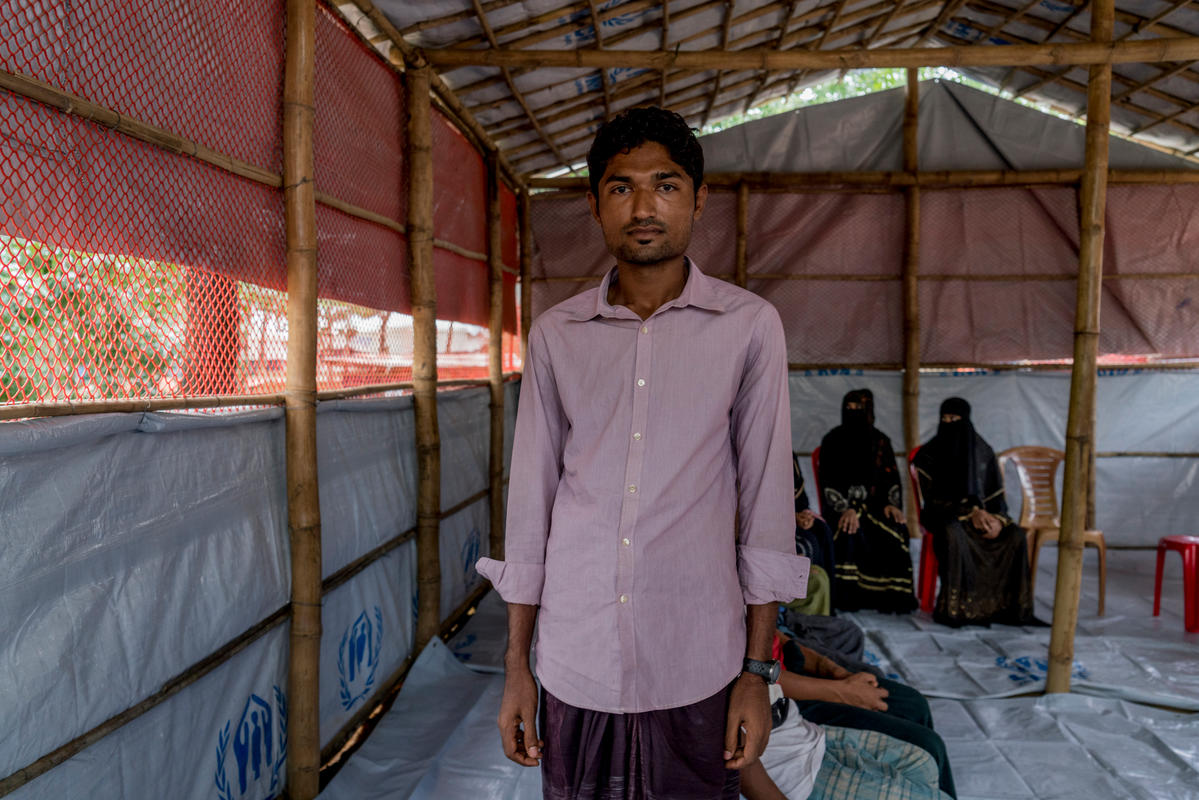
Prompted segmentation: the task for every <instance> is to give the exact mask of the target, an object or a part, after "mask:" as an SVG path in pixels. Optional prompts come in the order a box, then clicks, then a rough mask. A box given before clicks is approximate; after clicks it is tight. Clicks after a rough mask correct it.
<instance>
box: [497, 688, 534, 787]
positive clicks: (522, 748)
mask: <svg viewBox="0 0 1199 800" xmlns="http://www.w3.org/2000/svg"><path fill="white" fill-rule="evenodd" d="M522 724H523V725H524V730H521V725H522ZM499 725H500V739H501V741H502V742H503V744H504V755H506V756H507V757H508V758H510V759H512V760H513V761H515V762H516V763H517V764H520V765H521V766H524V767H535V766H537V765H538V764H540V763H541V761H540V760H539V759H540V758H541V748H542V747H544V746H545V743H544V742H542V741H541V740H540V739H538V738H537V682H536V681H535V680H533V673H531V672H530V671H529V670H527V669H525V670H509V671H508V673H507V675H506V676H505V678H504V698H503V699H502V700H501V701H500V717H499Z"/></svg>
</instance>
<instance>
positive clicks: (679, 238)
mask: <svg viewBox="0 0 1199 800" xmlns="http://www.w3.org/2000/svg"><path fill="white" fill-rule="evenodd" d="M707 199H708V187H707V186H706V185H705V186H700V187H699V191H698V192H697V191H696V190H695V188H694V187H693V186H692V185H691V178H689V177H688V176H687V173H686V171H684V170H683V168H682V167H681V166H679V165H678V164H676V163H675V162H674V161H672V160H671V158H670V153H669V151H667V149H666V148H665V147H663V146H662V145H660V144H658V143H657V142H646V143H644V144H642V145H640V146H639V147H635V148H633V149H632V150H630V151H629V152H627V153H617V154H616V155H615V156H613V157H612V159H611V160H610V161H609V162H608V168H607V169H606V170H605V171H604V174H603V176H601V178H600V182H599V196H598V197H597V196H595V195H593V194H591V193H590V192H588V193H587V200H588V202H590V204H591V215H592V216H593V217H595V219H596V221H597V222H599V224H600V228H601V229H602V230H603V232H604V244H605V245H607V247H608V252H610V253H611V254H612V255H614V256H615V257H616V259H617V260H618V261H621V262H624V263H629V264H642V265H647V266H648V265H653V264H659V263H661V262H663V261H669V260H670V259H673V258H677V257H679V256H681V255H683V254H684V253H685V252H686V251H687V245H689V244H690V243H691V226H692V224H693V223H694V222H695V221H696V220H698V219H699V218H700V215H701V214H702V213H703V210H704V203H705V202H706V200H707Z"/></svg>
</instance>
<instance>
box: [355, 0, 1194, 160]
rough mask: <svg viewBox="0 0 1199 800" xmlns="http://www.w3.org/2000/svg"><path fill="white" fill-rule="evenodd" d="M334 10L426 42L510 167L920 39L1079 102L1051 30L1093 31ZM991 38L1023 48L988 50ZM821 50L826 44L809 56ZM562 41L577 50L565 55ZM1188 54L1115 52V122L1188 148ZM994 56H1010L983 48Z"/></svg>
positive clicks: (695, 10)
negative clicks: (612, 126)
mask: <svg viewBox="0 0 1199 800" xmlns="http://www.w3.org/2000/svg"><path fill="white" fill-rule="evenodd" d="M341 10H342V12H343V13H344V14H345V15H346V16H347V17H348V18H350V19H352V20H356V21H358V22H360V23H361V26H362V27H363V28H364V30H365V31H366V32H367V35H368V36H370V37H372V41H373V42H374V43H375V44H376V45H377V46H379V47H381V48H382V49H384V51H389V50H390V49H391V48H392V47H395V46H396V44H395V42H394V41H393V39H392V38H389V35H388V34H389V33H390V34H392V35H393V36H394V35H396V34H398V36H399V37H402V42H403V44H402V45H401V47H403V48H404V49H408V48H409V47H411V48H419V49H421V50H423V51H424V55H425V56H426V57H427V58H428V59H429V60H430V61H431V62H432V63H433V64H434V65H435V66H437V68H438V71H439V73H440V75H441V77H442V79H443V80H444V82H445V84H446V85H447V86H448V87H449V88H450V89H452V90H453V92H454V94H455V95H456V96H457V98H458V99H459V100H460V101H461V103H462V105H463V106H464V107H465V108H466V109H468V110H469V111H470V112H471V113H472V114H473V115H474V117H475V118H476V119H477V120H478V122H479V123H480V124H481V127H482V128H483V130H485V131H486V132H487V134H488V136H489V137H490V138H491V139H492V140H493V141H494V142H495V143H496V144H497V145H498V146H499V147H500V149H501V151H502V152H503V154H504V155H505V157H506V158H507V160H508V162H509V163H510V164H511V165H512V167H513V170H514V172H516V173H518V174H537V173H543V172H546V171H549V170H553V169H555V168H560V167H562V166H566V165H570V164H576V163H578V162H579V161H580V160H581V159H582V157H583V155H584V154H585V152H586V148H587V145H588V143H589V142H590V139H591V136H592V134H593V132H594V130H595V128H596V125H597V124H598V123H600V122H602V121H603V120H604V119H605V117H607V116H609V115H611V114H613V113H616V112H618V111H620V110H622V109H624V108H628V107H630V106H635V105H639V104H646V103H657V104H659V105H664V106H667V107H669V108H672V109H674V110H676V111H678V112H679V113H681V114H683V115H684V116H685V117H686V118H687V119H688V120H689V121H690V122H691V123H692V124H693V125H695V126H697V127H699V126H702V125H703V124H706V123H707V122H709V121H711V120H715V119H719V118H720V117H722V116H727V115H729V114H733V113H738V112H744V111H746V110H748V109H750V108H753V107H755V106H758V105H761V104H762V103H765V102H767V101H769V100H772V99H774V98H777V97H779V96H782V95H787V94H790V93H792V92H794V91H796V90H797V89H799V88H801V87H803V86H806V85H809V84H813V83H817V82H820V81H823V80H826V79H827V78H829V77H830V76H831V75H833V74H835V73H836V70H837V68H838V67H840V66H844V67H849V66H886V65H891V66H900V65H904V66H910V65H911V63H909V62H908V61H903V59H910V58H912V56H910V55H909V54H907V53H905V52H904V51H907V50H911V49H917V48H931V47H938V48H956V50H954V51H953V52H952V53H948V54H947V55H950V56H952V58H946V59H944V60H943V61H942V62H940V63H943V64H945V65H950V64H961V65H963V66H962V67H961V71H962V72H964V73H965V74H967V75H969V76H971V77H974V78H977V79H978V80H981V81H984V82H986V83H989V84H991V85H993V86H996V87H1002V88H1003V89H1006V90H1010V91H1011V92H1014V93H1015V95H1016V96H1020V97H1028V98H1033V99H1038V100H1042V101H1045V102H1048V103H1051V104H1053V105H1054V106H1056V107H1058V108H1060V109H1062V110H1065V111H1068V112H1071V113H1077V114H1079V115H1082V114H1084V113H1085V109H1086V78H1087V68H1086V66H1085V65H1079V64H1077V63H1076V64H1074V65H1070V64H1068V63H1067V64H1065V65H1064V66H1061V65H1059V64H1062V63H1063V62H1064V61H1068V60H1070V59H1069V56H1068V55H1065V56H1064V54H1065V53H1068V51H1069V48H1068V47H1067V48H1047V47H1044V46H1045V45H1051V44H1061V45H1074V46H1076V47H1077V46H1082V45H1083V44H1085V43H1086V42H1087V41H1088V40H1089V31H1090V24H1091V20H1090V3H1089V2H1088V0H1032V2H1027V3H1025V2H1021V1H1019V0H1003V1H1002V2H999V1H997V0H673V2H671V1H670V0H665V2H647V1H646V0H606V1H605V2H598V0H575V2H565V0H540V1H538V0H526V1H525V2H517V1H516V0H490V1H489V2H483V1H482V0H379V1H378V2H377V3H376V4H375V5H374V6H372V5H371V3H370V2H369V0H354V2H353V3H345V4H343V6H342V9H341ZM364 12H365V13H367V14H369V15H370V16H371V17H374V21H373V22H372V20H371V19H368V18H366V17H364V15H363V14H364ZM380 13H381V14H382V15H386V22H383V21H382V20H381V19H380ZM380 23H382V24H380ZM388 23H390V24H388ZM387 29H390V30H387ZM1196 35H1199V3H1195V2H1190V0H1119V2H1117V4H1116V14H1115V31H1114V36H1113V39H1114V41H1115V42H1116V44H1117V46H1120V45H1129V44H1136V43H1141V44H1139V45H1137V46H1140V47H1144V46H1146V44H1147V43H1153V42H1158V43H1160V40H1164V39H1178V38H1179V37H1194V36H1196ZM1001 45H1002V46H1017V47H1020V51H1019V53H1018V54H1016V53H1011V54H999V53H996V52H994V51H995V50H997V49H998V46H1001ZM963 49H964V50H968V51H969V52H968V53H962V52H961V51H962V50H963ZM1114 50H1115V49H1114ZM592 51H619V52H618V53H612V52H608V53H600V52H592ZM814 51H828V52H826V53H825V54H824V55H826V56H828V58H825V59H824V60H823V61H820V60H819V59H817V60H816V61H815V62H812V63H804V62H803V60H802V55H803V54H804V53H805V52H807V53H811V52H814ZM864 51H879V52H877V53H871V54H866V53H864ZM887 51H891V52H890V53H888V52H887ZM979 51H989V52H985V53H984V52H979ZM1026 51H1027V52H1026ZM1137 52H1138V53H1139V51H1137ZM572 53H573V54H574V58H573V61H574V62H575V63H577V64H579V65H580V66H565V65H566V64H569V63H570V62H571V61H572V58H571V54H572ZM772 53H773V54H774V55H773V56H772V55H771V54H772ZM835 53H836V54H840V55H839V57H838V55H835ZM1189 55H1191V59H1189V60H1184V61H1176V62H1167V63H1152V62H1153V61H1154V58H1153V57H1147V58H1146V57H1145V56H1144V55H1143V54H1142V55H1139V56H1138V57H1137V59H1136V60H1137V61H1141V62H1144V63H1119V61H1122V60H1124V59H1122V58H1121V57H1120V56H1118V55H1117V56H1116V57H1115V59H1114V60H1116V61H1117V63H1116V66H1115V67H1114V70H1113V89H1112V94H1113V97H1112V129H1113V130H1114V131H1116V132H1119V133H1123V134H1128V135H1131V136H1133V137H1134V138H1136V139H1138V140H1140V141H1143V142H1146V143H1152V144H1154V145H1157V146H1160V147H1165V148H1168V149H1170V150H1173V151H1175V152H1178V153H1183V154H1194V153H1195V152H1196V151H1197V150H1199V71H1196V69H1195V68H1194V65H1195V61H1194V60H1193V59H1194V58H1195V57H1199V54H1189ZM1005 58H1010V59H1011V61H1012V62H1013V63H1018V64H1020V65H1019V66H1010V65H1008V64H1002V65H999V66H988V65H987V64H985V63H978V62H984V61H991V63H992V64H994V63H998V62H1001V61H1003V60H1004V59H1005ZM488 63H490V65H488ZM755 63H756V64H757V65H758V66H759V67H761V68H754V67H753V66H752V65H754V64H755Z"/></svg>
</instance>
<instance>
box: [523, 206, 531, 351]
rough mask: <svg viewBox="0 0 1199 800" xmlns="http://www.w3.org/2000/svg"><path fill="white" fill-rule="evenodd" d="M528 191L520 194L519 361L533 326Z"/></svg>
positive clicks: (525, 349) (527, 349) (527, 348)
mask: <svg viewBox="0 0 1199 800" xmlns="http://www.w3.org/2000/svg"><path fill="white" fill-rule="evenodd" d="M532 210H533V209H532V203H531V202H530V201H529V190H528V189H527V188H525V189H522V190H521V192H520V361H521V364H524V363H525V360H526V359H528V357H529V329H530V328H532V326H533V280H532V275H533V220H532V217H531V216H530V213H531V212H532Z"/></svg>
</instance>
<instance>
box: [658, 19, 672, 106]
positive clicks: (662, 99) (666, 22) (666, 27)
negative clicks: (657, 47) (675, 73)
mask: <svg viewBox="0 0 1199 800" xmlns="http://www.w3.org/2000/svg"><path fill="white" fill-rule="evenodd" d="M669 41H670V0H662V39H661V50H662V52H663V53H665V52H666V46H667V44H668V43H669ZM669 77H670V70H668V69H664V70H662V72H661V78H662V80H661V83H660V84H659V85H658V105H659V106H662V107H665V106H666V81H667V80H668V79H669Z"/></svg>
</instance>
